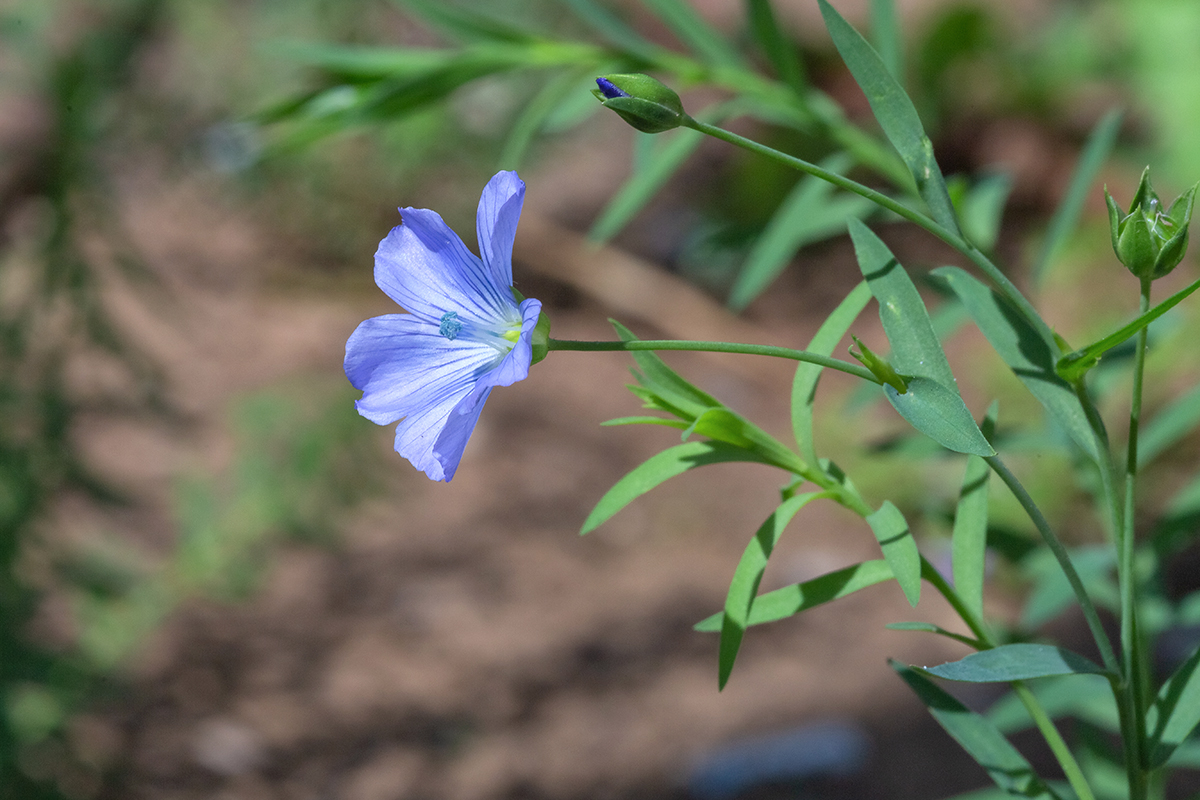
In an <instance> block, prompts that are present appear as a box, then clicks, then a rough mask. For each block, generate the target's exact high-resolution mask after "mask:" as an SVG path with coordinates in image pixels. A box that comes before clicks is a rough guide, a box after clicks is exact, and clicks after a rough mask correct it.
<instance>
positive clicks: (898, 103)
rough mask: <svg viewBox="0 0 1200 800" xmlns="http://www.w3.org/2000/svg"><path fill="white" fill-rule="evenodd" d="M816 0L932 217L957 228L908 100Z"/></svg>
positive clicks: (870, 51)
mask: <svg viewBox="0 0 1200 800" xmlns="http://www.w3.org/2000/svg"><path fill="white" fill-rule="evenodd" d="M818 2H819V4H820V6H821V16H822V17H824V18H825V27H826V28H828V29H829V35H830V37H832V38H833V44H834V46H836V47H837V49H838V52H839V53H840V54H841V56H842V60H843V61H845V62H846V66H847V67H849V68H850V74H851V75H853V76H854V80H855V81H857V82H858V85H859V87H860V88H862V91H863V94H865V95H866V97H867V102H868V103H870V105H871V111H872V112H873V113H874V114H875V119H876V120H877V121H878V122H879V127H881V128H883V133H884V135H885V136H887V138H888V141H890V142H891V143H892V146H893V147H895V148H896V151H897V152H899V153H900V157H901V158H902V159H903V160H904V163H905V165H907V166H908V169H909V172H911V173H912V176H913V179H914V180H915V181H916V184H917V191H918V192H919V193H920V195H921V197H922V198H923V199H924V200H925V204H926V205H927V206H929V211H930V213H931V214H932V215H933V219H934V220H936V221H937V222H938V223H939V224H941V225H942V226H943V227H945V228H947V229H949V230H951V231H954V232H956V233H957V232H958V220H957V217H956V216H955V214H954V206H953V205H952V204H951V203H950V194H949V193H948V192H947V191H946V179H945V178H943V177H942V168H941V167H939V166H938V163H937V159H936V158H934V155H933V143H932V142H930V141H929V137H928V136H926V135H925V128H924V127H923V126H922V125H921V118H920V117H919V116H918V115H917V109H916V107H914V106H913V104H912V100H910V99H909V97H908V95H907V94H905V92H904V89H903V88H902V87H901V86H900V84H899V83H898V82H897V81H896V78H895V77H893V75H892V73H890V72H889V71H888V68H887V66H886V65H885V64H884V62H883V60H882V59H881V58H880V57H879V54H878V53H877V52H875V48H873V47H871V45H870V44H869V43H868V42H867V40H866V39H864V38H863V37H862V35H861V34H860V33H859V32H858V31H856V30H855V29H854V28H853V26H851V25H850V23H849V22H846V20H845V19H844V18H843V17H842V15H841V14H839V13H838V12H837V11H836V10H835V9H834V8H833V6H831V5H829V3H828V2H827V0H818Z"/></svg>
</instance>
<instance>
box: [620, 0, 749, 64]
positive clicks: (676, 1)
mask: <svg viewBox="0 0 1200 800" xmlns="http://www.w3.org/2000/svg"><path fill="white" fill-rule="evenodd" d="M642 5H644V6H645V7H646V8H647V9H648V10H649V11H650V12H651V13H652V14H654V15H655V16H656V17H658V18H659V19H660V20H662V21H663V23H664V24H665V25H666V26H667V27H668V28H670V29H671V32H672V33H674V34H675V35H676V36H678V37H679V40H680V41H681V42H683V43H684V44H685V45H687V47H688V49H690V50H691V51H692V52H693V53H695V54H696V56H697V57H699V59H700V60H701V61H704V62H705V63H708V64H711V65H713V66H721V67H740V66H742V57H741V56H740V55H738V52H737V50H735V49H733V47H732V46H731V45H730V44H729V42H728V41H727V40H726V39H725V37H724V36H722V35H721V34H720V32H718V31H717V30H715V29H713V27H712V26H711V25H709V24H708V23H707V22H705V21H704V18H703V17H701V16H700V15H699V14H698V13H697V12H696V9H695V7H694V6H693V5H692V4H691V3H688V2H686V1H685V0H642Z"/></svg>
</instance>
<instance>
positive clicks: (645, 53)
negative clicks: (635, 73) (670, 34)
mask: <svg viewBox="0 0 1200 800" xmlns="http://www.w3.org/2000/svg"><path fill="white" fill-rule="evenodd" d="M565 2H566V4H567V6H569V7H570V9H571V10H572V11H574V12H575V14H576V16H578V17H579V18H580V19H581V20H583V21H584V22H586V23H587V24H588V25H590V26H591V27H592V28H593V29H594V30H595V31H596V32H597V33H599V34H600V35H601V36H603V37H604V38H605V39H607V40H608V41H609V42H611V43H612V44H614V45H616V46H617V47H619V48H621V49H622V50H624V51H626V52H627V53H629V54H630V55H633V56H637V57H639V58H642V59H644V60H646V61H650V62H653V61H655V60H656V59H657V57H658V55H659V54H660V53H661V52H662V51H663V49H664V48H662V47H659V46H658V45H656V44H652V43H651V42H649V41H647V40H646V39H644V38H643V37H642V36H641V35H640V34H639V33H638V32H637V31H635V30H634V29H633V28H631V27H629V26H628V25H626V24H625V23H624V22H622V21H621V20H620V19H618V18H617V17H615V16H613V14H612V13H611V12H610V11H609V10H608V9H607V8H604V7H603V6H601V5H600V4H599V3H595V2H593V1H592V0H565Z"/></svg>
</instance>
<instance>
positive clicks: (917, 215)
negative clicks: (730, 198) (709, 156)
mask: <svg viewBox="0 0 1200 800" xmlns="http://www.w3.org/2000/svg"><path fill="white" fill-rule="evenodd" d="M683 125H684V126H685V127H688V128H691V129H693V130H697V131H700V132H701V133H703V134H707V135H708V136H712V137H713V138H715V139H720V140H721V141H723V142H729V143H730V144H733V145H736V146H738V147H741V148H744V149H746V150H749V151H751V152H753V153H758V154H759V155H763V156H766V157H767V158H770V159H773V160H775V161H777V162H779V163H780V164H784V165H785V166H788V167H791V168H793V169H797V170H799V171H801V172H806V173H808V174H809V175H812V176H813V177H816V178H820V179H821V180H823V181H828V182H829V183H832V184H833V185H834V186H837V187H840V188H842V189H845V190H846V191H848V192H853V193H854V194H857V195H860V196H862V197H865V198H867V199H868V200H870V201H871V202H873V203H875V204H876V205H878V206H880V207H881V208H886V209H887V210H888V211H891V212H892V213H894V214H896V215H898V216H900V217H902V218H904V219H906V220H908V221H909V222H911V223H913V224H914V225H917V226H919V227H921V228H923V229H925V230H926V231H928V232H929V233H931V234H933V235H934V236H936V237H937V238H939V239H941V240H942V241H943V242H945V243H946V244H948V245H950V246H951V247H953V248H954V249H955V250H957V251H959V252H960V253H962V254H963V255H964V256H966V257H967V258H969V259H970V260H971V261H972V262H973V263H974V264H975V266H977V267H979V269H980V270H981V271H983V273H984V274H985V275H987V276H988V278H990V279H991V280H992V282H993V283H995V284H996V286H997V287H998V288H999V289H1000V291H1001V292H1002V293H1003V294H1004V296H1005V297H1007V298H1008V299H1009V301H1010V302H1011V303H1012V304H1013V305H1015V306H1016V307H1017V308H1018V309H1019V310H1020V312H1021V314H1022V315H1023V316H1024V317H1025V319H1026V321H1028V322H1029V324H1031V325H1033V326H1034V327H1035V328H1036V329H1037V331H1038V334H1039V335H1041V337H1042V338H1043V339H1044V340H1045V341H1046V342H1047V343H1048V344H1050V345H1051V347H1052V348H1054V349H1055V350H1057V347H1058V346H1057V344H1056V343H1055V338H1054V334H1053V332H1051V330H1050V327H1049V326H1048V325H1047V324H1046V322H1045V320H1043V319H1042V317H1041V315H1040V314H1038V313H1037V311H1036V310H1035V309H1034V307H1033V304H1032V303H1030V302H1029V300H1028V299H1027V298H1026V297H1025V295H1023V294H1021V292H1020V290H1019V289H1017V287H1016V286H1015V285H1014V284H1013V282H1012V281H1010V280H1009V279H1008V276H1007V275H1005V274H1004V273H1003V272H1001V271H1000V268H999V267H997V266H996V265H995V264H993V263H992V261H991V260H990V259H989V258H988V257H987V256H986V255H984V254H983V253H982V252H981V251H980V250H979V249H978V248H976V247H975V246H974V245H973V244H971V243H970V242H968V241H967V240H966V239H964V238H963V237H962V236H960V235H959V234H958V233H957V232H955V231H952V230H950V229H949V228H946V227H944V226H942V225H940V224H938V223H937V222H936V221H934V220H933V219H931V218H930V217H928V216H927V215H925V214H922V213H921V212H919V211H915V210H913V209H911V208H909V207H908V206H906V205H904V204H903V203H900V202H898V201H896V200H894V199H893V198H891V197H888V196H887V195H886V194H883V193H882V192H877V191H875V190H874V189H872V188H870V187H869V186H864V185H863V184H861V183H858V182H857V181H852V180H850V179H849V178H847V177H845V176H842V175H838V174H837V173H836V172H830V171H829V170H827V169H823V168H821V167H819V166H817V165H816V164H813V163H811V162H809V161H805V160H803V159H800V158H796V157H795V156H790V155H788V154H787V153H781V152H780V151H778V150H776V149H775V148H773V147H768V146H767V145H765V144H761V143H759V142H756V141H754V140H753V139H747V138H746V137H744V136H738V135H737V134H736V133H733V132H732V131H727V130H725V129H724V128H719V127H717V126H716V125H710V124H708V123H707V122H699V121H697V120H695V119H692V118H691V117H689V116H687V115H686V114H685V115H684V118H683Z"/></svg>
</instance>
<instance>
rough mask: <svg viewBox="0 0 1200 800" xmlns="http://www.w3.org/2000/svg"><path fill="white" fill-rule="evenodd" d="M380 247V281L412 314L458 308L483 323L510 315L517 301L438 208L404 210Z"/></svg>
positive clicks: (435, 315) (434, 314) (437, 315)
mask: <svg viewBox="0 0 1200 800" xmlns="http://www.w3.org/2000/svg"><path fill="white" fill-rule="evenodd" d="M400 213H401V215H402V216H403V219H404V222H403V224H401V225H398V226H396V227H395V228H392V230H391V231H390V232H389V233H388V235H387V236H386V237H385V238H384V240H383V241H382V242H380V243H379V249H378V250H377V251H376V252H375V283H377V284H378V285H379V288H380V289H382V290H383V291H384V292H386V293H387V295H388V297H391V298H392V299H393V300H395V301H396V302H397V303H399V304H400V306H401V307H403V308H404V309H405V310H406V311H408V312H409V313H410V314H415V315H416V316H419V317H424V318H425V319H426V320H428V321H433V320H438V319H441V317H442V315H443V314H445V313H446V312H449V311H453V312H455V313H456V314H458V315H459V316H460V317H462V318H464V319H466V320H468V321H471V322H476V323H480V324H485V325H486V324H489V323H494V322H496V321H497V320H503V319H507V318H509V317H511V316H512V314H513V312H514V311H515V306H516V301H515V300H513V297H512V292H511V290H510V289H509V288H508V286H504V287H497V286H496V284H495V281H493V280H492V278H491V275H489V274H488V271H487V268H486V267H484V265H483V262H481V261H480V260H479V259H478V258H476V257H475V255H474V254H472V253H471V251H469V250H467V248H466V245H464V244H463V242H462V239H460V238H458V235H457V234H456V233H455V232H454V231H452V230H450V228H449V227H448V226H447V225H446V223H445V222H443V221H442V218H441V217H440V216H439V215H438V214H437V213H436V212H434V211H430V210H428V209H424V208H404V209H401V210H400Z"/></svg>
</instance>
